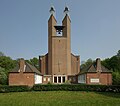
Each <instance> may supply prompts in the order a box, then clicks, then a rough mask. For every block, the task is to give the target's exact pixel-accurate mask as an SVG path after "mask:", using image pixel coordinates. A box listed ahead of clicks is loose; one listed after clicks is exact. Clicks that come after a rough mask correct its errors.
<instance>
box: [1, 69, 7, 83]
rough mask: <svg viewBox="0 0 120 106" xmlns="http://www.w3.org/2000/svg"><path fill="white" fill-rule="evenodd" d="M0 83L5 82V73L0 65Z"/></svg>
mask: <svg viewBox="0 0 120 106" xmlns="http://www.w3.org/2000/svg"><path fill="white" fill-rule="evenodd" d="M0 84H1V85H5V84H7V75H6V72H5V69H4V68H2V67H0Z"/></svg>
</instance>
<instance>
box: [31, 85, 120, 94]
mask: <svg viewBox="0 0 120 106" xmlns="http://www.w3.org/2000/svg"><path fill="white" fill-rule="evenodd" d="M32 90H33V91H96V92H120V86H113V85H110V86H107V85H82V84H61V85H34V86H33V88H32Z"/></svg>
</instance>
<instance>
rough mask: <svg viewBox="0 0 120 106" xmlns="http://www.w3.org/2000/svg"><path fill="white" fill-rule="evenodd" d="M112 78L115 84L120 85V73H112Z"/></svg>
mask: <svg viewBox="0 0 120 106" xmlns="http://www.w3.org/2000/svg"><path fill="white" fill-rule="evenodd" d="M112 77H113V78H112V79H113V84H114V85H120V72H119V71H117V70H116V71H115V72H113V73H112Z"/></svg>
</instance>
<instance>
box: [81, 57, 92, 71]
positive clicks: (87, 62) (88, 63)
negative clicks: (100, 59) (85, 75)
mask: <svg viewBox="0 0 120 106" xmlns="http://www.w3.org/2000/svg"><path fill="white" fill-rule="evenodd" d="M92 63H93V60H92V59H91V58H89V59H88V60H87V61H85V62H83V64H81V66H80V68H81V70H83V69H85V68H87V67H88V66H90V65H91V64H92Z"/></svg>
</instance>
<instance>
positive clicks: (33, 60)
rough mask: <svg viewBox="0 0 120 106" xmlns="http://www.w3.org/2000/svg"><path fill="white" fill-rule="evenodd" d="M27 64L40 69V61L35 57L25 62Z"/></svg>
mask: <svg viewBox="0 0 120 106" xmlns="http://www.w3.org/2000/svg"><path fill="white" fill-rule="evenodd" d="M25 61H26V62H28V63H30V64H31V65H33V66H35V67H36V68H37V69H39V59H38V58H36V57H34V58H32V59H30V60H25Z"/></svg>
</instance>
